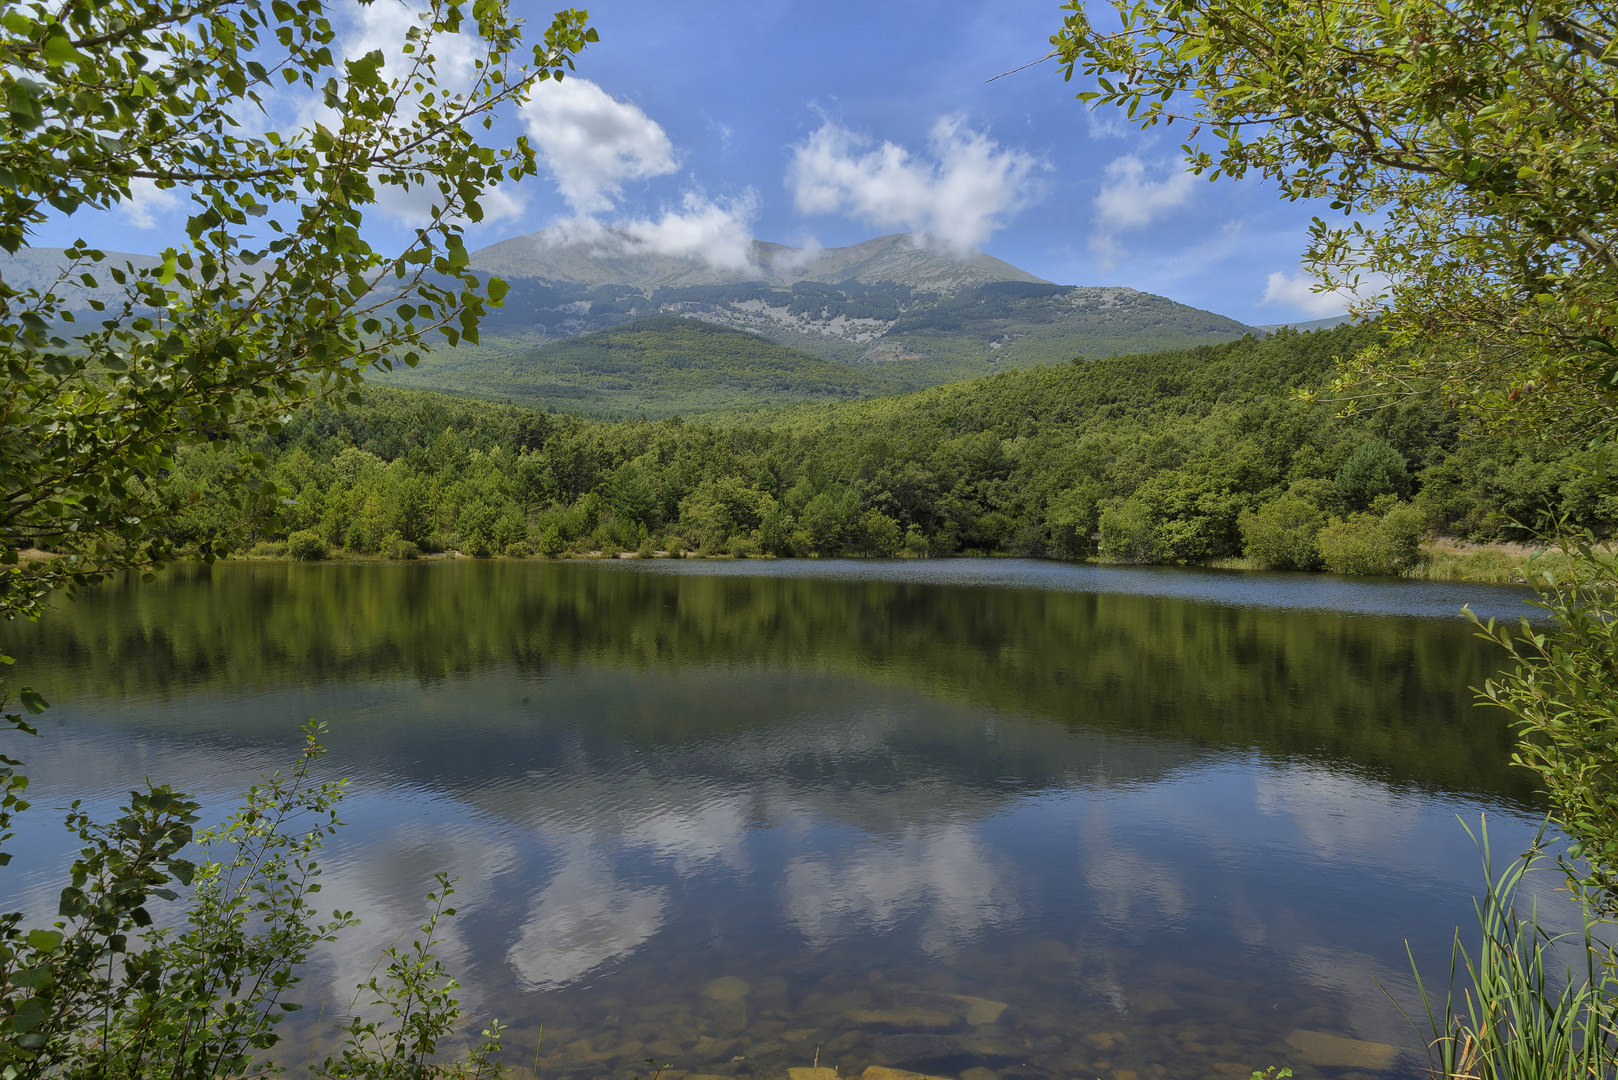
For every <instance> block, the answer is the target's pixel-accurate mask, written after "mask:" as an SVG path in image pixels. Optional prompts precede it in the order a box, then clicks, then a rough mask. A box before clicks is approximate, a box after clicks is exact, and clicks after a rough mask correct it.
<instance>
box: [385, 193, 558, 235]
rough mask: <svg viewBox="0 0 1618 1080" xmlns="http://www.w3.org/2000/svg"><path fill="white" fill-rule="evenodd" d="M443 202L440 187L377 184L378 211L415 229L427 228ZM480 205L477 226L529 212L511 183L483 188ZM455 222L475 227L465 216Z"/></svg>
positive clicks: (464, 226)
mask: <svg viewBox="0 0 1618 1080" xmlns="http://www.w3.org/2000/svg"><path fill="white" fill-rule="evenodd" d="M442 201H443V195H442V194H440V192H439V190H438V185H437V184H427V185H424V186H420V187H405V186H402V185H398V184H380V183H379V184H377V185H376V205H377V209H378V210H380V211H381V212H382V213H384V214H386V215H387V216H389V217H391V218H394V219H396V220H398V221H400V222H403V223H404V224H405V225H408V226H410V227H411V228H413V229H419V228H423V227H425V226H426V225H428V224H429V223H430V222H431V221H432V208H433V207H434V206H435V205H439V204H441V203H442ZM478 203H479V205H480V206H481V207H482V209H483V218H482V220H481V221H479V222H477V223H476V224H477V225H493V224H495V223H497V222H501V221H511V220H515V219H516V218H519V217H521V216H522V213H523V211H524V210H525V209H527V205H528V200H527V199H525V198H523V196H522V195H520V194H519V193H518V192H517V191H516V190H515V189H514V188H513V187H512V186H511V185H510V184H496V185H494V186H493V187H488V188H484V190H483V195H482V197H481V198H479V200H478ZM455 220H456V221H457V222H458V223H459V224H460V225H461V226H462V227H463V228H466V227H471V226H472V225H473V222H471V221H469V220H468V219H466V218H465V217H459V218H456V219H455Z"/></svg>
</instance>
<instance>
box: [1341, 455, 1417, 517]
mask: <svg viewBox="0 0 1618 1080" xmlns="http://www.w3.org/2000/svg"><path fill="white" fill-rule="evenodd" d="M1408 469H1409V463H1408V462H1406V461H1405V456H1404V455H1403V454H1401V453H1399V451H1397V450H1395V449H1394V448H1393V447H1392V446H1389V445H1388V444H1387V443H1386V442H1384V441H1383V440H1382V439H1367V440H1365V441H1364V442H1363V443H1361V444H1360V445H1359V446H1358V447H1357V448H1356V449H1355V451H1354V453H1352V454H1351V455H1349V458H1348V460H1347V461H1345V462H1343V467H1342V468H1340V469H1338V470H1337V475H1336V476H1335V477H1333V478H1332V490H1333V491H1334V492H1335V493H1336V495H1337V498H1338V499H1340V500H1341V501H1342V503H1343V505H1344V506H1346V507H1348V509H1350V510H1365V509H1368V508H1369V507H1370V505H1371V503H1373V502H1374V501H1376V499H1377V498H1378V497H1380V496H1382V495H1400V496H1403V495H1408V494H1409V493H1410V474H1409V472H1408Z"/></svg>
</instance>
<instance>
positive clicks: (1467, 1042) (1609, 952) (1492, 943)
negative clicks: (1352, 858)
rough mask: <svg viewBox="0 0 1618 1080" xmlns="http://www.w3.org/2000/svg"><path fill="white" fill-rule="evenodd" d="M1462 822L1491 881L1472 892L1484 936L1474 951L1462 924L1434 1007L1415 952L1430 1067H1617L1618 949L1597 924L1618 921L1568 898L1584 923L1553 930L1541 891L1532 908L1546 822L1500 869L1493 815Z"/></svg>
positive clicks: (1519, 1075) (1483, 1078)
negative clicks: (1617, 955)
mask: <svg viewBox="0 0 1618 1080" xmlns="http://www.w3.org/2000/svg"><path fill="white" fill-rule="evenodd" d="M1462 827H1463V828H1466V831H1467V835H1468V836H1470V837H1472V841H1473V843H1474V844H1476V845H1477V847H1478V851H1479V854H1480V855H1481V857H1482V860H1483V875H1484V882H1485V889H1484V893H1483V895H1482V896H1481V897H1479V898H1476V899H1474V900H1473V908H1474V910H1475V911H1476V913H1477V920H1478V929H1479V931H1480V932H1481V940H1480V941H1479V944H1478V946H1477V950H1476V952H1475V953H1474V952H1472V951H1469V950H1468V949H1467V948H1466V946H1465V945H1464V944H1462V942H1461V934H1460V931H1459V930H1458V929H1457V931H1456V934H1455V942H1454V945H1453V946H1452V948H1451V951H1450V970H1449V982H1448V985H1447V987H1446V988H1445V992H1444V999H1443V1003H1442V1006H1441V1007H1438V1006H1435V1003H1434V1001H1433V999H1432V997H1431V996H1430V995H1429V993H1428V989H1427V986H1426V984H1425V983H1424V982H1423V981H1422V977H1421V971H1420V968H1419V967H1418V966H1417V965H1416V963H1415V958H1414V956H1413V955H1412V956H1411V968H1412V970H1413V971H1414V972H1415V976H1416V989H1417V993H1418V995H1419V996H1420V998H1421V1002H1422V1007H1423V1009H1424V1011H1425V1013H1426V1020H1427V1026H1428V1028H1429V1029H1430V1031H1431V1033H1432V1039H1431V1041H1430V1042H1429V1043H1428V1063H1429V1068H1430V1070H1431V1072H1432V1075H1434V1076H1435V1077H1441V1078H1443V1080H1611V1078H1613V1077H1615V1076H1618V1031H1615V1027H1614V1021H1615V1012H1618V1010H1615V1005H1618V982H1615V981H1614V977H1613V961H1614V952H1613V947H1612V945H1611V944H1610V943H1608V942H1606V941H1603V940H1601V939H1600V938H1599V937H1598V936H1597V931H1598V929H1599V928H1601V927H1603V926H1605V927H1611V926H1612V924H1611V923H1608V922H1602V921H1599V920H1597V919H1595V918H1593V917H1592V915H1591V914H1590V910H1589V908H1588V907H1587V906H1586V905H1576V904H1571V903H1570V904H1569V905H1568V906H1569V908H1570V909H1571V910H1577V911H1578V912H1579V913H1580V919H1581V927H1580V929H1579V930H1578V931H1575V932H1569V933H1561V934H1556V933H1552V932H1550V931H1549V930H1547V929H1546V927H1545V925H1544V922H1543V921H1542V917H1541V911H1540V905H1539V898H1538V897H1537V896H1535V897H1528V898H1527V909H1526V912H1524V910H1523V909H1522V906H1521V903H1522V900H1523V892H1524V886H1525V883H1526V882H1527V880H1528V874H1529V871H1530V870H1532V869H1533V868H1535V867H1536V866H1537V865H1538V864H1540V863H1541V862H1543V861H1546V860H1547V856H1546V854H1545V850H1544V849H1545V827H1544V826H1541V828H1540V830H1539V833H1538V835H1536V836H1535V838H1534V843H1533V845H1532V847H1531V848H1530V849H1529V850H1528V852H1527V853H1525V854H1523V855H1522V856H1520V857H1518V858H1516V859H1514V860H1512V861H1511V862H1510V863H1509V864H1508V865H1507V866H1506V867H1505V868H1504V869H1503V870H1501V871H1500V872H1499V873H1496V872H1495V867H1494V861H1493V855H1492V852H1491V849H1490V846H1489V823H1488V818H1487V817H1486V816H1485V817H1483V818H1482V819H1481V820H1480V822H1479V829H1478V831H1477V832H1475V833H1474V832H1473V831H1472V829H1471V828H1470V827H1469V826H1466V824H1465V823H1464V822H1463V823H1462ZM1406 948H1407V951H1408V945H1407V946H1406ZM1569 953H1574V954H1576V955H1577V956H1578V958H1579V959H1578V964H1577V969H1575V966H1574V965H1573V964H1571V963H1568V962H1567V960H1566V959H1565V958H1566V957H1567V955H1568V954H1569ZM1463 969H1464V971H1465V975H1466V980H1465V984H1464V985H1462V986H1461V987H1460V989H1459V997H1457V985H1456V983H1457V976H1458V975H1459V974H1460V973H1461V971H1462V970H1463ZM1395 1004H1397V1001H1396V1002H1395ZM1400 1011H1401V1012H1403V1011H1404V1010H1403V1007H1402V1006H1400ZM1405 1015H1406V1018H1407V1019H1409V1014H1408V1013H1406V1014H1405ZM1412 1023H1413V1024H1414V1021H1412Z"/></svg>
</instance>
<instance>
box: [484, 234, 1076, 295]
mask: <svg viewBox="0 0 1618 1080" xmlns="http://www.w3.org/2000/svg"><path fill="white" fill-rule="evenodd" d="M748 253H749V259H748V263H747V265H745V266H741V267H735V268H727V267H723V266H717V265H715V264H713V263H710V262H707V261H699V260H693V259H686V258H681V257H679V256H675V255H664V254H659V253H657V252H655V251H653V250H651V249H650V248H648V247H647V245H645V244H643V243H639V242H637V241H636V240H635V238H634V237H632V236H631V235H630V234H629V233H627V232H625V231H623V230H621V229H612V228H605V229H602V230H601V231H600V232H599V233H596V234H593V235H591V236H587V237H577V238H575V237H574V236H572V235H570V234H569V233H567V232H566V231H564V230H561V229H546V230H542V231H540V232H536V233H529V234H527V235H525V236H514V237H511V238H509V239H507V240H501V241H499V242H498V243H494V244H490V245H489V246H487V247H482V248H479V249H478V250H476V251H474V252H472V254H471V257H470V262H469V264H468V265H469V266H470V267H471V268H472V269H473V270H478V271H482V272H485V273H490V274H495V275H498V276H500V277H503V278H505V277H513V278H536V279H538V280H541V281H545V282H550V283H567V284H574V285H592V286H601V285H625V286H631V287H635V288H640V289H648V290H650V289H657V288H690V287H693V286H702V285H742V284H753V283H758V284H765V285H771V286H774V287H777V288H781V287H786V288H790V287H791V286H792V285H795V284H797V283H798V282H800V281H812V282H823V283H826V284H840V283H843V282H848V281H855V282H858V283H860V284H862V285H875V284H879V283H887V282H892V283H894V284H899V285H908V286H910V287H911V288H913V289H921V290H924V291H928V292H957V291H959V290H961V289H964V288H971V287H972V286H975V285H985V284H988V283H990V282H994V281H1023V282H1029V283H1033V284H1043V285H1048V284H1051V283H1050V282H1048V281H1046V280H1045V279H1044V278H1040V277H1037V276H1035V275H1033V274H1030V273H1029V272H1028V271H1026V270H1023V269H1021V268H1019V267H1016V266H1012V265H1011V264H1010V263H1008V262H1004V261H1002V260H1000V259H996V258H995V257H994V256H992V255H986V254H984V253H983V252H980V251H977V252H971V253H968V254H965V255H952V254H949V253H947V252H939V251H934V250H932V249H930V248H927V247H925V246H922V245H918V244H917V243H916V242H915V240H914V239H913V238H912V237H911V236H910V235H909V234H908V233H892V234H890V235H887V236H878V237H873V238H872V239H870V240H863V241H861V242H860V243H857V244H849V245H847V246H844V247H834V248H796V247H792V246H791V245H788V244H777V243H773V242H770V241H765V240H754V241H752V242H751V244H750V245H749V249H748Z"/></svg>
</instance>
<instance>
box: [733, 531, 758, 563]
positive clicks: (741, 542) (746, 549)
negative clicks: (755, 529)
mask: <svg viewBox="0 0 1618 1080" xmlns="http://www.w3.org/2000/svg"><path fill="white" fill-rule="evenodd" d="M726 546H727V548H728V549H729V551H730V554H731V555H732V557H734V558H737V559H745V558H748V557H749V556H752V555H757V554H758V545H757V544H755V543H754V542H753V538H752V537H750V536H743V535H742V534H741V533H737V534H736V535H735V536H732V537H731V538H730V542H729V544H727V545H726Z"/></svg>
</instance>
